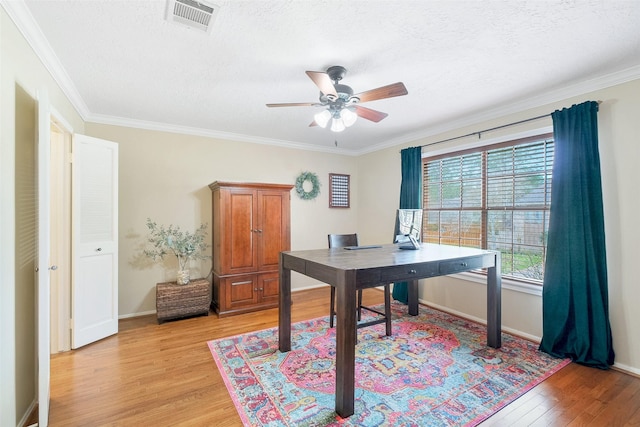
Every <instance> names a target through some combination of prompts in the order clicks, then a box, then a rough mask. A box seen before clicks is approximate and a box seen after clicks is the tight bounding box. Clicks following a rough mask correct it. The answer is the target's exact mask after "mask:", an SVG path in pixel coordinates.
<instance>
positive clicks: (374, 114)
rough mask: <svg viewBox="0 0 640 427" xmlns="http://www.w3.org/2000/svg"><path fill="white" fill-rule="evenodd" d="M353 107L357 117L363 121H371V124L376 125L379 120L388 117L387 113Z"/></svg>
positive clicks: (358, 106)
mask: <svg viewBox="0 0 640 427" xmlns="http://www.w3.org/2000/svg"><path fill="white" fill-rule="evenodd" d="M354 107H355V109H356V114H357V115H358V116H360V117H362V118H363V119H367V120H371V121H372V122H376V123H378V122H379V121H380V120H382V119H384V118H385V117H387V116H388V114H387V113H383V112H382V111H376V110H372V109H371V108H367V107H362V106H360V105H354Z"/></svg>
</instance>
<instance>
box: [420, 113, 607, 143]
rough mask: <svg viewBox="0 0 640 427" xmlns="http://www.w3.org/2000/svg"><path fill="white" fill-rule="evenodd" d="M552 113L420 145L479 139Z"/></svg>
mask: <svg viewBox="0 0 640 427" xmlns="http://www.w3.org/2000/svg"><path fill="white" fill-rule="evenodd" d="M597 102H598V104H601V103H602V101H597ZM550 115H551V113H549V114H543V115H541V116H537V117H531V118H529V119H524V120H520V121H517V122H513V123H507V124H506V125H501V126H496V127H493V128H489V129H484V130H479V131H476V132H471V133H468V134H466V135H461V136H454V137H453V138H447V139H443V140H440V141H436V142H430V143H429V144H424V145H420V148H422V147H429V146H431V145H436V144H442V143H443V142H449V141H455V140H456V139H462V138H466V137H468V136H473V135H478V139H479V138H480V137H481V136H482V134H483V133H486V132H491V131H493V130H498V129H503V128H507V127H510V126H515V125H520V124H522V123H527V122H532V121H534V120H539V119H543V118H545V117H549V116H550Z"/></svg>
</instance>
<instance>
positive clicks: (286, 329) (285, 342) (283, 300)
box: [278, 253, 291, 352]
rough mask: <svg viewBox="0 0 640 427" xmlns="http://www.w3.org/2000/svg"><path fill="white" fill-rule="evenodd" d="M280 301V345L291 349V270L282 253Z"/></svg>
mask: <svg viewBox="0 0 640 427" xmlns="http://www.w3.org/2000/svg"><path fill="white" fill-rule="evenodd" d="M279 270H280V295H279V298H280V303H279V304H278V347H279V349H280V351H282V352H287V351H290V350H291V270H290V269H288V268H284V255H283V254H282V253H281V254H280V268H279Z"/></svg>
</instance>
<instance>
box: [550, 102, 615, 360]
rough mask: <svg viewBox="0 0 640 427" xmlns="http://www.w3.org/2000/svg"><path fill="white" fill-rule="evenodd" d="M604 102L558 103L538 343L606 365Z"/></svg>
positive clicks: (559, 354) (609, 352) (609, 355)
mask: <svg viewBox="0 0 640 427" xmlns="http://www.w3.org/2000/svg"><path fill="white" fill-rule="evenodd" d="M597 112H598V103H597V102H593V101H589V102H585V103H583V104H579V105H574V106H572V107H571V108H568V109H567V108H565V109H563V110H559V111H555V112H554V113H552V114H551V117H552V119H553V135H554V140H555V154H554V156H555V157H554V161H553V178H552V187H551V212H550V219H549V234H548V242H547V257H546V266H545V272H544V282H543V284H544V287H543V291H542V313H543V320H542V323H543V330H542V342H541V343H540V350H542V351H544V352H546V353H549V354H551V355H553V356H556V357H569V358H571V359H572V360H573V361H575V362H578V363H581V364H585V365H589V366H594V367H598V368H602V369H608V368H609V366H610V365H612V364H613V360H614V351H613V344H612V337H611V326H610V324H609V301H608V299H609V298H608V285H607V258H606V251H605V235H604V214H603V207H602V185H601V177H600V155H599V153H598V123H597Z"/></svg>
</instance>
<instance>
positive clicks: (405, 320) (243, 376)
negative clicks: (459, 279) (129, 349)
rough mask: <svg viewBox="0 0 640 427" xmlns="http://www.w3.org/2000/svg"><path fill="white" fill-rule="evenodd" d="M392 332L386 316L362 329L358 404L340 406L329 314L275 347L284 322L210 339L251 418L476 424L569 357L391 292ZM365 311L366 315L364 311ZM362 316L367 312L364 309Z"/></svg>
mask: <svg viewBox="0 0 640 427" xmlns="http://www.w3.org/2000/svg"><path fill="white" fill-rule="evenodd" d="M392 306H393V307H392V309H393V317H394V320H393V336H391V337H387V336H385V335H384V324H380V325H376V326H373V327H368V328H362V329H360V330H358V345H357V347H356V391H355V397H356V400H355V413H354V415H352V416H351V417H348V418H346V419H343V418H341V417H339V416H338V415H337V414H336V413H335V411H334V408H335V395H334V390H335V365H334V361H335V329H329V323H328V317H325V318H319V319H314V320H310V321H306V322H300V323H296V324H294V325H292V333H291V334H292V335H291V348H292V350H291V351H290V352H288V353H280V351H278V330H277V328H272V329H266V330H263V331H258V332H252V333H248V334H243V335H238V336H235V337H230V338H223V339H219V340H215V341H210V342H208V345H209V349H210V350H211V354H212V355H213V358H214V359H215V361H216V364H217V365H218V369H219V370H220V372H221V374H222V376H223V378H224V381H225V383H226V385H227V389H228V390H229V394H230V395H231V398H232V399H233V402H234V404H235V406H236V409H237V410H238V413H239V414H240V418H241V419H242V421H243V423H244V424H245V425H247V426H332V425H336V426H337V425H340V426H383V425H384V426H388V425H392V426H462V425H467V426H469V425H476V424H478V423H480V422H481V421H483V420H485V419H487V418H488V417H490V416H491V415H492V414H494V413H496V412H497V411H498V410H500V409H501V408H503V407H504V406H505V405H507V404H509V403H510V402H512V401H514V400H515V399H516V398H518V397H519V396H521V395H522V394H524V393H525V392H527V391H528V390H530V389H531V388H533V387H535V386H536V385H537V384H539V383H541V382H542V381H544V380H545V379H546V378H548V377H549V376H550V375H552V374H553V373H555V372H557V371H558V370H560V369H561V368H562V367H564V366H566V365H567V364H568V363H569V362H570V361H569V360H568V359H566V360H563V359H555V358H552V357H551V356H549V355H547V354H545V353H541V352H539V351H538V350H537V345H536V344H533V343H531V342H529V341H526V340H523V339H520V338H516V337H513V336H511V335H508V334H504V333H503V334H502V347H501V348H500V349H493V348H490V347H487V346H486V327H485V326H484V325H479V324H476V323H473V322H469V321H467V320H464V319H460V318H458V317H455V316H451V315H448V314H446V313H443V312H440V311H436V310H433V309H430V308H427V307H424V306H420V313H419V315H418V316H415V317H414V316H409V315H408V314H407V307H406V306H405V305H401V304H398V303H396V302H394V303H393V304H392ZM363 318H364V315H363ZM363 320H364V319H363Z"/></svg>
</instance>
